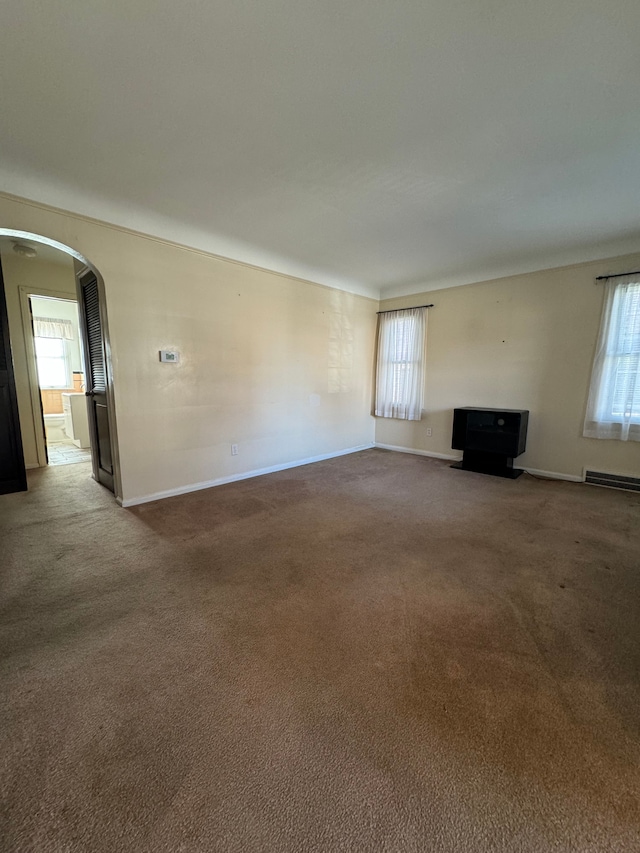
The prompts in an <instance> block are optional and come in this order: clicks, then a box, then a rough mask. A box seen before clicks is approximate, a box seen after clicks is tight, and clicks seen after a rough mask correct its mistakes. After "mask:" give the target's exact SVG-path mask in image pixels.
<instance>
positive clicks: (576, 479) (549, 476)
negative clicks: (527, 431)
mask: <svg viewBox="0 0 640 853" xmlns="http://www.w3.org/2000/svg"><path fill="white" fill-rule="evenodd" d="M375 446H376V447H379V448H380V449H381V450H395V451H396V452H397V453H413V454H414V455H415V456H432V457H433V458H434V459H448V460H450V461H451V462H458V461H459V460H460V459H462V456H453V455H452V454H450V453H435V452H434V451H431V450H415V449H414V448H413V447H398V446H396V445H395V444H380V443H379V442H376V445H375ZM516 467H518V466H517V465H516ZM522 470H523V471H526V472H527V474H532V475H533V476H534V477H544V478H545V479H546V480H567V481H568V482H570V483H584V476H580V475H579V474H561V473H560V472H559V471H542V470H541V469H540V468H526V467H525V466H524V465H523V466H522Z"/></svg>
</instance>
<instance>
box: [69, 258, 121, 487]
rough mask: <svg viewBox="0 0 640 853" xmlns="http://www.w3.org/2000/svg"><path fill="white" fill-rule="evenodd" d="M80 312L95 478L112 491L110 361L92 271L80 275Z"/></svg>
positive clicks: (97, 286) (98, 297)
mask: <svg viewBox="0 0 640 853" xmlns="http://www.w3.org/2000/svg"><path fill="white" fill-rule="evenodd" d="M78 281H79V284H80V291H81V297H82V298H81V300H80V312H81V317H82V324H83V328H84V336H83V337H84V348H85V361H86V368H87V369H86V379H85V387H86V394H87V398H88V401H89V432H90V436H91V455H92V459H93V476H94V477H95V479H96V480H98V482H99V483H102V485H103V486H106V487H107V489H110V491H113V490H114V489H113V454H112V449H111V432H110V429H109V399H108V381H109V380H108V374H107V359H106V351H105V344H104V334H103V328H104V324H103V320H102V308H101V300H100V290H99V285H98V280H97V278H96V276H95V274H94V273H93V272H91V271H88V272H85V273H82V274H81V275H80V276H79V279H78Z"/></svg>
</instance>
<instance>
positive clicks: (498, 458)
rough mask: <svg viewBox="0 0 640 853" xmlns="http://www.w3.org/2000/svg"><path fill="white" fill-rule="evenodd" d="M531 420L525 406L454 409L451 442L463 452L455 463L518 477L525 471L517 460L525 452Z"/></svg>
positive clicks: (464, 468)
mask: <svg viewBox="0 0 640 853" xmlns="http://www.w3.org/2000/svg"><path fill="white" fill-rule="evenodd" d="M528 422H529V412H528V411H527V410H525V409H474V408H472V407H470V406H465V407H464V408H462V409H454V410H453V436H452V438H451V446H452V447H453V449H454V450H462V451H463V456H462V461H461V462H456V463H455V464H454V465H452V466H451V467H452V468H461V469H462V470H464V471H477V472H478V473H480V474H493V475H495V476H496V477H508V478H509V479H512V480H515V478H516V477H519V476H520V474H522V471H521V470H519V469H518V468H514V467H513V460H514V458H515V457H516V456H520V454H521V453H524V449H525V446H526V443H527V424H528Z"/></svg>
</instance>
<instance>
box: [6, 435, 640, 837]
mask: <svg viewBox="0 0 640 853" xmlns="http://www.w3.org/2000/svg"><path fill="white" fill-rule="evenodd" d="M29 486H30V489H29V492H26V493H22V494H17V495H7V496H3V497H0V535H1V549H2V550H1V556H0V560H1V566H0V580H1V582H2V597H1V599H0V605H1V608H0V609H1V623H0V651H1V655H0V677H1V681H2V683H1V687H2V703H1V705H0V747H1V767H0V770H1V780H0V785H1V794H2V814H1V818H0V820H1V826H0V837H1V839H2V840H1V841H0V848H1V849H2V851H3V853H5V851H10V853H17V852H18V851H19V853H31V852H32V851H33V853H35V852H36V851H37V853H49V851H51V853H54V851H55V853H58V851H65V853H76V851H78V853H80V851H82V852H83V853H85V852H86V851H89V853H103V851H104V853H129V851H136V853H138V852H139V851H143V853H165V851H166V853H169V851H170V853H177V851H188V853H200V851H221V853H228V852H230V851H234V853H235V851H238V853H240V851H251V852H252V853H253V851H256V852H260V853H261V851H273V852H274V853H289V851H301V853H303V852H304V853H314V852H315V851H388V853H396V851H397V853H413V851H415V853H418V851H420V853H423V851H437V853H448V851H465V852H466V851H468V852H469V853H475V851H479V853H484V851H493V852H495V851H505V853H506V851H509V852H510V853H512V851H523V853H547V851H577V853H591V851H594V853H595V851H598V853H600V851H625V853H626V852H627V851H635V850H640V805H639V802H640V798H639V794H640V676H639V669H640V667H639V664H640V495H635V494H629V493H625V492H618V491H611V490H607V489H599V488H596V487H592V486H586V485H583V484H572V483H563V482H553V481H543V480H537V479H534V478H532V477H530V476H528V475H524V476H523V477H521V478H520V479H519V480H515V481H507V480H500V479H497V478H493V477H488V476H484V475H481V474H473V473H468V472H462V471H453V470H451V469H450V468H449V467H448V465H447V463H445V462H441V461H439V460H434V459H427V458H423V457H417V456H409V455H404V454H397V453H391V452H386V451H382V450H370V451H365V452H363V453H358V454H354V455H352V456H346V457H342V458H338V459H332V460H328V461H326V462H320V463H317V464H314V465H309V466H305V467H302V468H295V469H291V470H289V471H284V472H281V473H277V474H270V475H268V476H265V477H260V478H256V479H252V480H245V481H243V482H239V483H234V484H230V485H228V486H222V487H219V488H216V489H210V490H207V491H201V492H195V493H192V494H189V495H185V496H182V497H176V498H171V499H169V500H165V501H159V502H156V503H152V504H146V505H143V506H139V507H136V508H134V509H129V510H124V509H121V508H119V507H117V506H116V505H115V503H114V501H113V497H112V495H110V494H109V493H108V492H107V491H105V490H104V489H102V488H101V487H100V486H98V485H97V484H96V483H94V482H93V481H92V480H91V479H90V477H89V466H88V465H86V464H79V465H69V466H61V467H58V468H47V469H42V470H36V471H33V472H30V473H29Z"/></svg>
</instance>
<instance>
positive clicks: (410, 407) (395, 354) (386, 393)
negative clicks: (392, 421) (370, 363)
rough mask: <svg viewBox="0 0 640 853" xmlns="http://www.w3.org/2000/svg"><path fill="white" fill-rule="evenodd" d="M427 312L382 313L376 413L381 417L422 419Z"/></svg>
mask: <svg viewBox="0 0 640 853" xmlns="http://www.w3.org/2000/svg"><path fill="white" fill-rule="evenodd" d="M426 330H427V309H426V308H406V309H403V310H402V311H393V312H388V313H386V314H380V319H379V326H378V364H377V371H376V406H375V413H376V415H377V416H378V417H380V418H401V419H404V420H408V421H419V420H420V418H421V417H422V396H423V388H424V361H425V343H426Z"/></svg>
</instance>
